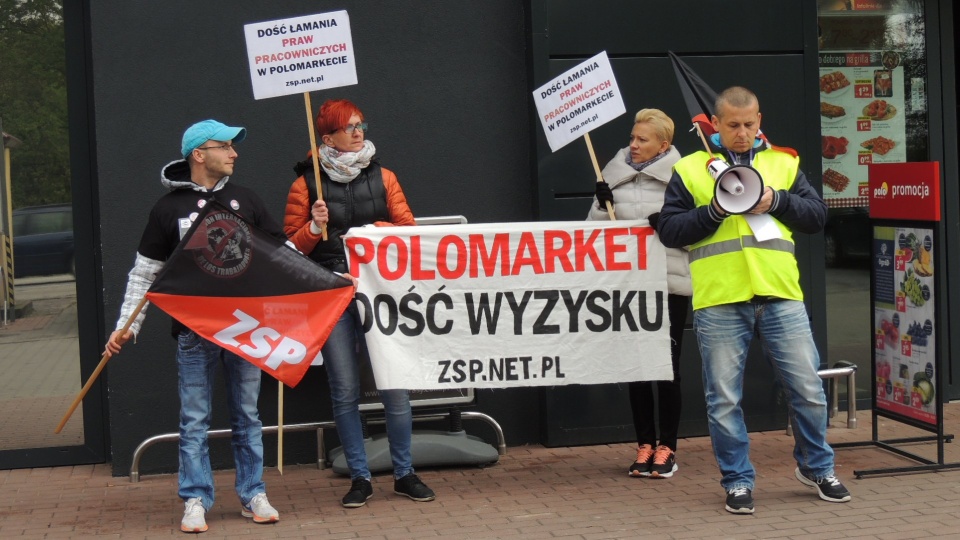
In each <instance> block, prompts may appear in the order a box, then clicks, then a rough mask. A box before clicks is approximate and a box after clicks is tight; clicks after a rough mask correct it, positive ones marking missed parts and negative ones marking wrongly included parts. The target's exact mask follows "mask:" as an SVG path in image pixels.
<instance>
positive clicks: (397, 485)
mask: <svg viewBox="0 0 960 540" xmlns="http://www.w3.org/2000/svg"><path fill="white" fill-rule="evenodd" d="M393 492H394V493H396V494H397V495H405V496H407V497H410V498H411V499H413V500H415V501H417V502H427V501H432V500H434V499H436V498H437V495H436V494H435V493H434V492H433V490H432V489H430V488H428V487H427V485H426V484H424V483H423V482H421V481H420V477H419V476H417V475H415V474H413V473H410V474H408V475H406V476H404V477H403V478H401V479H399V480H394V481H393Z"/></svg>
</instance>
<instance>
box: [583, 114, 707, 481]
mask: <svg viewBox="0 0 960 540" xmlns="http://www.w3.org/2000/svg"><path fill="white" fill-rule="evenodd" d="M673 132H674V126H673V120H671V119H670V117H669V116H667V115H666V114H665V113H664V112H663V111H661V110H659V109H642V110H641V111H640V112H638V113H637V114H636V116H635V117H634V122H633V129H632V130H631V131H630V145H629V146H627V147H626V148H621V149H620V151H619V152H617V155H616V156H614V158H613V159H611V160H610V163H607V166H606V167H604V168H603V179H604V180H603V181H602V182H597V185H596V198H595V199H594V201H595V204H593V205H591V206H590V213H589V215H588V216H587V221H593V220H609V219H610V215H609V214H608V213H607V202H608V201H609V202H610V203H612V204H613V207H614V211H615V213H616V217H617V219H647V220H648V221H649V222H650V226H651V227H653V228H654V230H656V229H657V218H658V217H659V215H660V214H659V213H660V207H661V206H663V192H664V190H665V189H666V187H667V182H669V181H670V175H671V174H672V172H673V165H674V164H675V163H676V162H677V161H679V160H680V152H679V151H677V149H676V148H675V147H674V146H673V144H672V142H673ZM666 264H667V292H668V294H667V313H668V316H669V319H670V358H671V360H672V361H673V380H670V381H658V382H652V381H634V382H631V383H629V385H628V389H629V395H630V408H631V411H632V413H633V426H634V428H635V429H636V433H637V450H636V459H635V460H634V461H633V464H631V465H630V468H629V469H628V470H627V474H629V475H630V476H633V477H639V478H670V477H671V476H673V473H674V472H676V471H677V469H678V466H677V457H676V452H677V432H678V430H679V428H680V410H681V395H680V346H681V344H682V343H683V327H684V325H685V324H686V321H687V312H688V311H689V309H690V308H689V306H690V295H691V294H692V290H691V288H690V268H689V266H688V264H687V252H686V251H685V250H683V249H676V248H668V249H667V260H666ZM654 385H656V386H657V398H658V399H657V403H656V407H655V406H654V397H653V387H654ZM655 409H656V411H657V412H659V419H660V439H659V442H658V440H657V427H656V422H655V417H654V414H655Z"/></svg>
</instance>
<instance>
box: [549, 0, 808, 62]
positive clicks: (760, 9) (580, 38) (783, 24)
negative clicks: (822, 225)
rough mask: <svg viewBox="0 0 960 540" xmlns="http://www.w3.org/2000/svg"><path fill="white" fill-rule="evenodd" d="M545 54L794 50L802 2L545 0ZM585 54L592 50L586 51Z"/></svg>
mask: <svg viewBox="0 0 960 540" xmlns="http://www.w3.org/2000/svg"><path fill="white" fill-rule="evenodd" d="M546 8H547V11H548V13H549V14H548V15H547V18H548V21H549V27H550V56H552V57H556V56H561V57H562V56H580V55H581V54H583V52H584V51H589V50H595V51H601V50H606V51H607V53H608V54H609V55H610V56H611V57H613V56H619V55H621V54H625V55H636V54H648V53H658V52H663V51H664V50H666V49H670V50H673V51H674V52H676V53H678V54H679V53H695V54H696V53H704V52H711V53H712V52H717V51H723V52H724V53H728V54H735V55H741V54H752V53H755V52H757V51H767V52H772V51H798V50H800V49H801V44H802V41H803V36H802V31H803V22H804V21H803V16H804V13H803V6H802V3H801V2H800V1H798V0H780V1H776V2H764V1H758V0H730V1H724V2H718V1H715V0H673V1H670V2H650V1H647V0H640V1H633V2H624V1H623V0H594V1H592V2H590V3H589V5H587V4H585V3H584V2H580V1H577V0H549V1H547V2H546ZM588 56H592V54H591V55H588Z"/></svg>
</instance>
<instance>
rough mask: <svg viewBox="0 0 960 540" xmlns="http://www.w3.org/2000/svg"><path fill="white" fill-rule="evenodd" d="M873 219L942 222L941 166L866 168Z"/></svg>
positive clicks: (897, 165)
mask: <svg viewBox="0 0 960 540" xmlns="http://www.w3.org/2000/svg"><path fill="white" fill-rule="evenodd" d="M867 170H868V173H867V174H868V186H869V193H870V217H871V218H873V219H902V220H919V221H940V163H939V162H936V161H929V162H917V163H871V164H870V165H868V166H867Z"/></svg>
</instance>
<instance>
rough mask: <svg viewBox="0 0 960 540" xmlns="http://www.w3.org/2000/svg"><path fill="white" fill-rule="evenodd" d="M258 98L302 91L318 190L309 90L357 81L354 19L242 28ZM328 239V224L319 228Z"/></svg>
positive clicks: (335, 15) (338, 15)
mask: <svg viewBox="0 0 960 540" xmlns="http://www.w3.org/2000/svg"><path fill="white" fill-rule="evenodd" d="M243 31H244V34H245V36H246V41H247V60H248V62H249V63H250V80H251V82H252V83H253V97H254V99H265V98H271V97H277V96H286V95H290V94H297V93H300V92H303V102H304V105H305V106H306V110H307V129H308V132H309V133H310V153H311V154H312V155H313V175H314V178H316V181H317V197H318V198H321V199H322V198H323V190H321V189H320V162H319V161H318V159H317V140H316V135H315V134H314V128H313V109H312V107H311V106H310V92H311V91H312V90H323V89H326V88H336V87H339V86H349V85H352V84H357V65H356V61H355V58H354V56H353V37H352V36H351V34H350V17H349V16H348V15H347V12H346V11H344V10H341V11H331V12H329V13H318V14H315V15H304V16H302V17H293V18H290V19H277V20H274V21H265V22H258V23H250V24H246V25H244V26H243ZM321 229H322V232H323V239H324V240H327V228H326V226H323V227H321Z"/></svg>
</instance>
